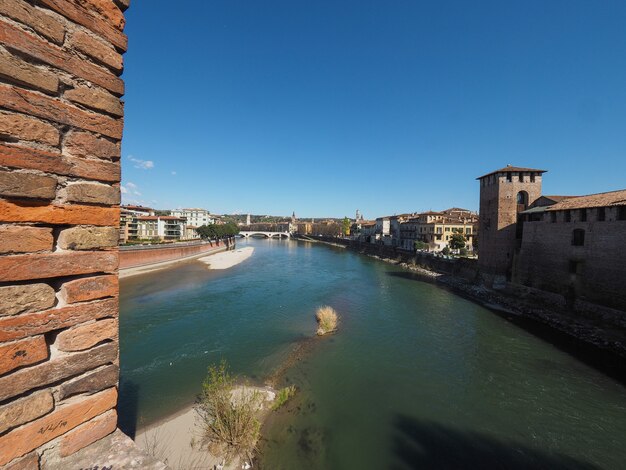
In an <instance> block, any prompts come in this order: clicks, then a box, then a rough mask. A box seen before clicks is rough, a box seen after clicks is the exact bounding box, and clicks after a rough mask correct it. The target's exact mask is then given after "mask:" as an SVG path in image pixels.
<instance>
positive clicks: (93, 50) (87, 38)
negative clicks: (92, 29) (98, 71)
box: [70, 31, 124, 73]
mask: <svg viewBox="0 0 626 470" xmlns="http://www.w3.org/2000/svg"><path fill="white" fill-rule="evenodd" d="M70 45H71V47H73V48H74V49H77V50H79V51H80V52H82V53H83V54H87V55H88V56H90V57H91V58H92V59H95V60H97V61H98V62H100V63H102V64H104V65H106V66H107V67H110V68H112V69H113V70H115V71H116V72H118V73H120V72H121V71H122V69H123V68H124V61H123V58H122V54H119V53H118V52H117V51H116V50H115V49H114V48H113V47H111V46H110V45H108V44H105V43H103V42H102V41H99V40H98V39H95V38H93V37H92V36H91V35H89V34H87V33H86V32H84V31H76V32H74V33H73V34H72V37H71V39H70Z"/></svg>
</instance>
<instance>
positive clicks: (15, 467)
mask: <svg viewBox="0 0 626 470" xmlns="http://www.w3.org/2000/svg"><path fill="white" fill-rule="evenodd" d="M2 470H39V454H37V452H32V453H30V454H28V455H27V456H25V457H22V458H21V459H16V460H14V461H13V462H11V463H10V464H9V465H7V466H6V467H2Z"/></svg>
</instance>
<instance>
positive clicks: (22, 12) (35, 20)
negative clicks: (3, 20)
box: [0, 0, 65, 44]
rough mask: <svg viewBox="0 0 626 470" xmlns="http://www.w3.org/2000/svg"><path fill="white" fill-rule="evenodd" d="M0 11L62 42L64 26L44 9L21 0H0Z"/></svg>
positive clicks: (55, 40)
mask: <svg viewBox="0 0 626 470" xmlns="http://www.w3.org/2000/svg"><path fill="white" fill-rule="evenodd" d="M0 13H1V14H3V15H6V16H8V17H9V18H11V19H14V20H15V21H18V22H20V23H22V24H25V25H26V26H28V27H29V28H32V29H34V30H35V31H36V32H37V33H39V34H41V35H42V36H45V37H47V38H48V39H50V40H52V41H54V42H56V43H57V44H63V40H64V39H65V28H64V27H63V25H62V24H61V23H60V22H59V21H57V20H56V19H55V18H53V17H52V16H51V15H49V14H48V13H46V12H45V11H44V10H40V9H38V8H35V7H33V6H31V5H29V4H28V3H26V2H24V1H22V0H0Z"/></svg>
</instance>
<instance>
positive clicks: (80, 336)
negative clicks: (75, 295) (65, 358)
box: [0, 318, 118, 370]
mask: <svg viewBox="0 0 626 470" xmlns="http://www.w3.org/2000/svg"><path fill="white" fill-rule="evenodd" d="M117 337H118V326H117V319H116V318H106V319H104V320H99V321H96V322H93V323H86V324H81V325H77V326H75V327H73V328H69V329H67V330H65V331H62V332H61V333H59V334H58V336H57V338H56V341H55V342H54V345H55V346H56V347H57V348H59V350H60V351H83V350H85V349H89V348H91V347H92V346H94V345H96V344H98V343H100V342H102V341H104V340H107V339H117ZM1 365H2V363H1V362H0V366H1ZM0 370H1V369H0Z"/></svg>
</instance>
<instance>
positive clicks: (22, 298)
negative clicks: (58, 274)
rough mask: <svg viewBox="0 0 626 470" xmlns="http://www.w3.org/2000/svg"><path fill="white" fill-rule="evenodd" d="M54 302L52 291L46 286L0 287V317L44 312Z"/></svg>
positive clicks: (38, 284) (39, 284) (40, 284)
mask: <svg viewBox="0 0 626 470" xmlns="http://www.w3.org/2000/svg"><path fill="white" fill-rule="evenodd" d="M55 302H56V297H55V294H54V289H53V288H52V287H50V286H49V285H48V284H42V283H37V284H22V285H18V286H4V287H0V317H3V316H8V315H17V314H18V313H29V312H38V311H40V310H46V309H48V308H51V307H52V306H53V305H54V303H55Z"/></svg>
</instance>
